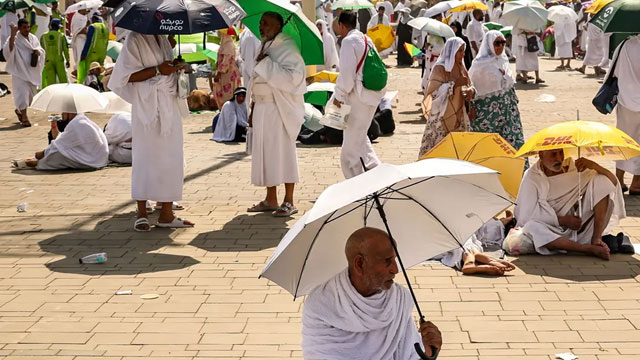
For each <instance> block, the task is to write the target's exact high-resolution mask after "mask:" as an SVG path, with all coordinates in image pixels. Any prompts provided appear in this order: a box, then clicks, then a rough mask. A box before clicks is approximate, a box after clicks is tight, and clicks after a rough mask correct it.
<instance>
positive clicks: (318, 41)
mask: <svg viewBox="0 0 640 360" xmlns="http://www.w3.org/2000/svg"><path fill="white" fill-rule="evenodd" d="M238 3H239V4H240V6H241V7H242V9H243V10H244V11H245V12H246V13H247V16H246V17H245V18H244V19H242V23H244V24H245V25H246V26H247V28H249V30H251V32H252V33H254V34H255V35H256V36H257V37H258V38H260V30H259V27H260V18H261V17H262V14H264V13H265V12H267V11H272V12H277V13H279V14H280V15H282V17H283V18H284V21H285V25H284V28H283V29H282V32H283V33H285V34H287V35H289V36H291V37H292V38H293V39H294V40H295V42H296V45H298V49H300V52H301V53H302V58H303V59H304V63H305V64H306V65H320V64H324V53H323V49H322V36H320V32H319V31H318V28H317V27H316V25H315V24H314V23H312V22H311V21H310V20H309V19H308V18H307V17H306V16H305V15H304V14H303V13H302V10H300V8H298V7H297V6H295V5H292V4H291V3H290V2H289V1H288V0H239V1H238Z"/></svg>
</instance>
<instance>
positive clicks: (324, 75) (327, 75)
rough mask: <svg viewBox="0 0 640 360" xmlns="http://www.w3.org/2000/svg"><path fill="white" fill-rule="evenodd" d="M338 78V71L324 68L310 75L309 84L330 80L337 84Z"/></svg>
mask: <svg viewBox="0 0 640 360" xmlns="http://www.w3.org/2000/svg"><path fill="white" fill-rule="evenodd" d="M337 80H338V73H337V72H335V71H327V70H323V71H320V72H317V73H315V74H313V75H309V76H308V77H307V84H311V83H316V82H330V83H334V84H335V83H336V81H337Z"/></svg>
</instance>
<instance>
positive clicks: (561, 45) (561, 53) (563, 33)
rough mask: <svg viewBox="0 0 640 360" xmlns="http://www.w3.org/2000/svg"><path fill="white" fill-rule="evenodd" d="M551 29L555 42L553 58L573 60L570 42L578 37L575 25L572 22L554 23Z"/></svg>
mask: <svg viewBox="0 0 640 360" xmlns="http://www.w3.org/2000/svg"><path fill="white" fill-rule="evenodd" d="M553 29H554V34H555V41H556V54H555V57H556V58H558V59H571V58H573V47H572V46H571V42H572V41H573V39H575V38H576V36H578V30H577V28H576V23H575V22H573V21H568V22H567V21H565V22H556V23H554V24H553Z"/></svg>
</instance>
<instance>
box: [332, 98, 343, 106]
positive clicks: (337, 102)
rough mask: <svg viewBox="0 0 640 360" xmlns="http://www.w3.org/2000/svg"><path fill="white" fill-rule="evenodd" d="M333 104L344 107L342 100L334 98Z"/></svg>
mask: <svg viewBox="0 0 640 360" xmlns="http://www.w3.org/2000/svg"><path fill="white" fill-rule="evenodd" d="M333 105H335V106H337V107H339V108H340V107H342V102H341V101H338V99H333Z"/></svg>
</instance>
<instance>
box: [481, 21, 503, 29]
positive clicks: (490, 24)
mask: <svg viewBox="0 0 640 360" xmlns="http://www.w3.org/2000/svg"><path fill="white" fill-rule="evenodd" d="M484 27H486V28H487V29H489V30H500V29H502V28H503V27H504V25H502V24H499V23H497V22H486V23H484Z"/></svg>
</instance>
